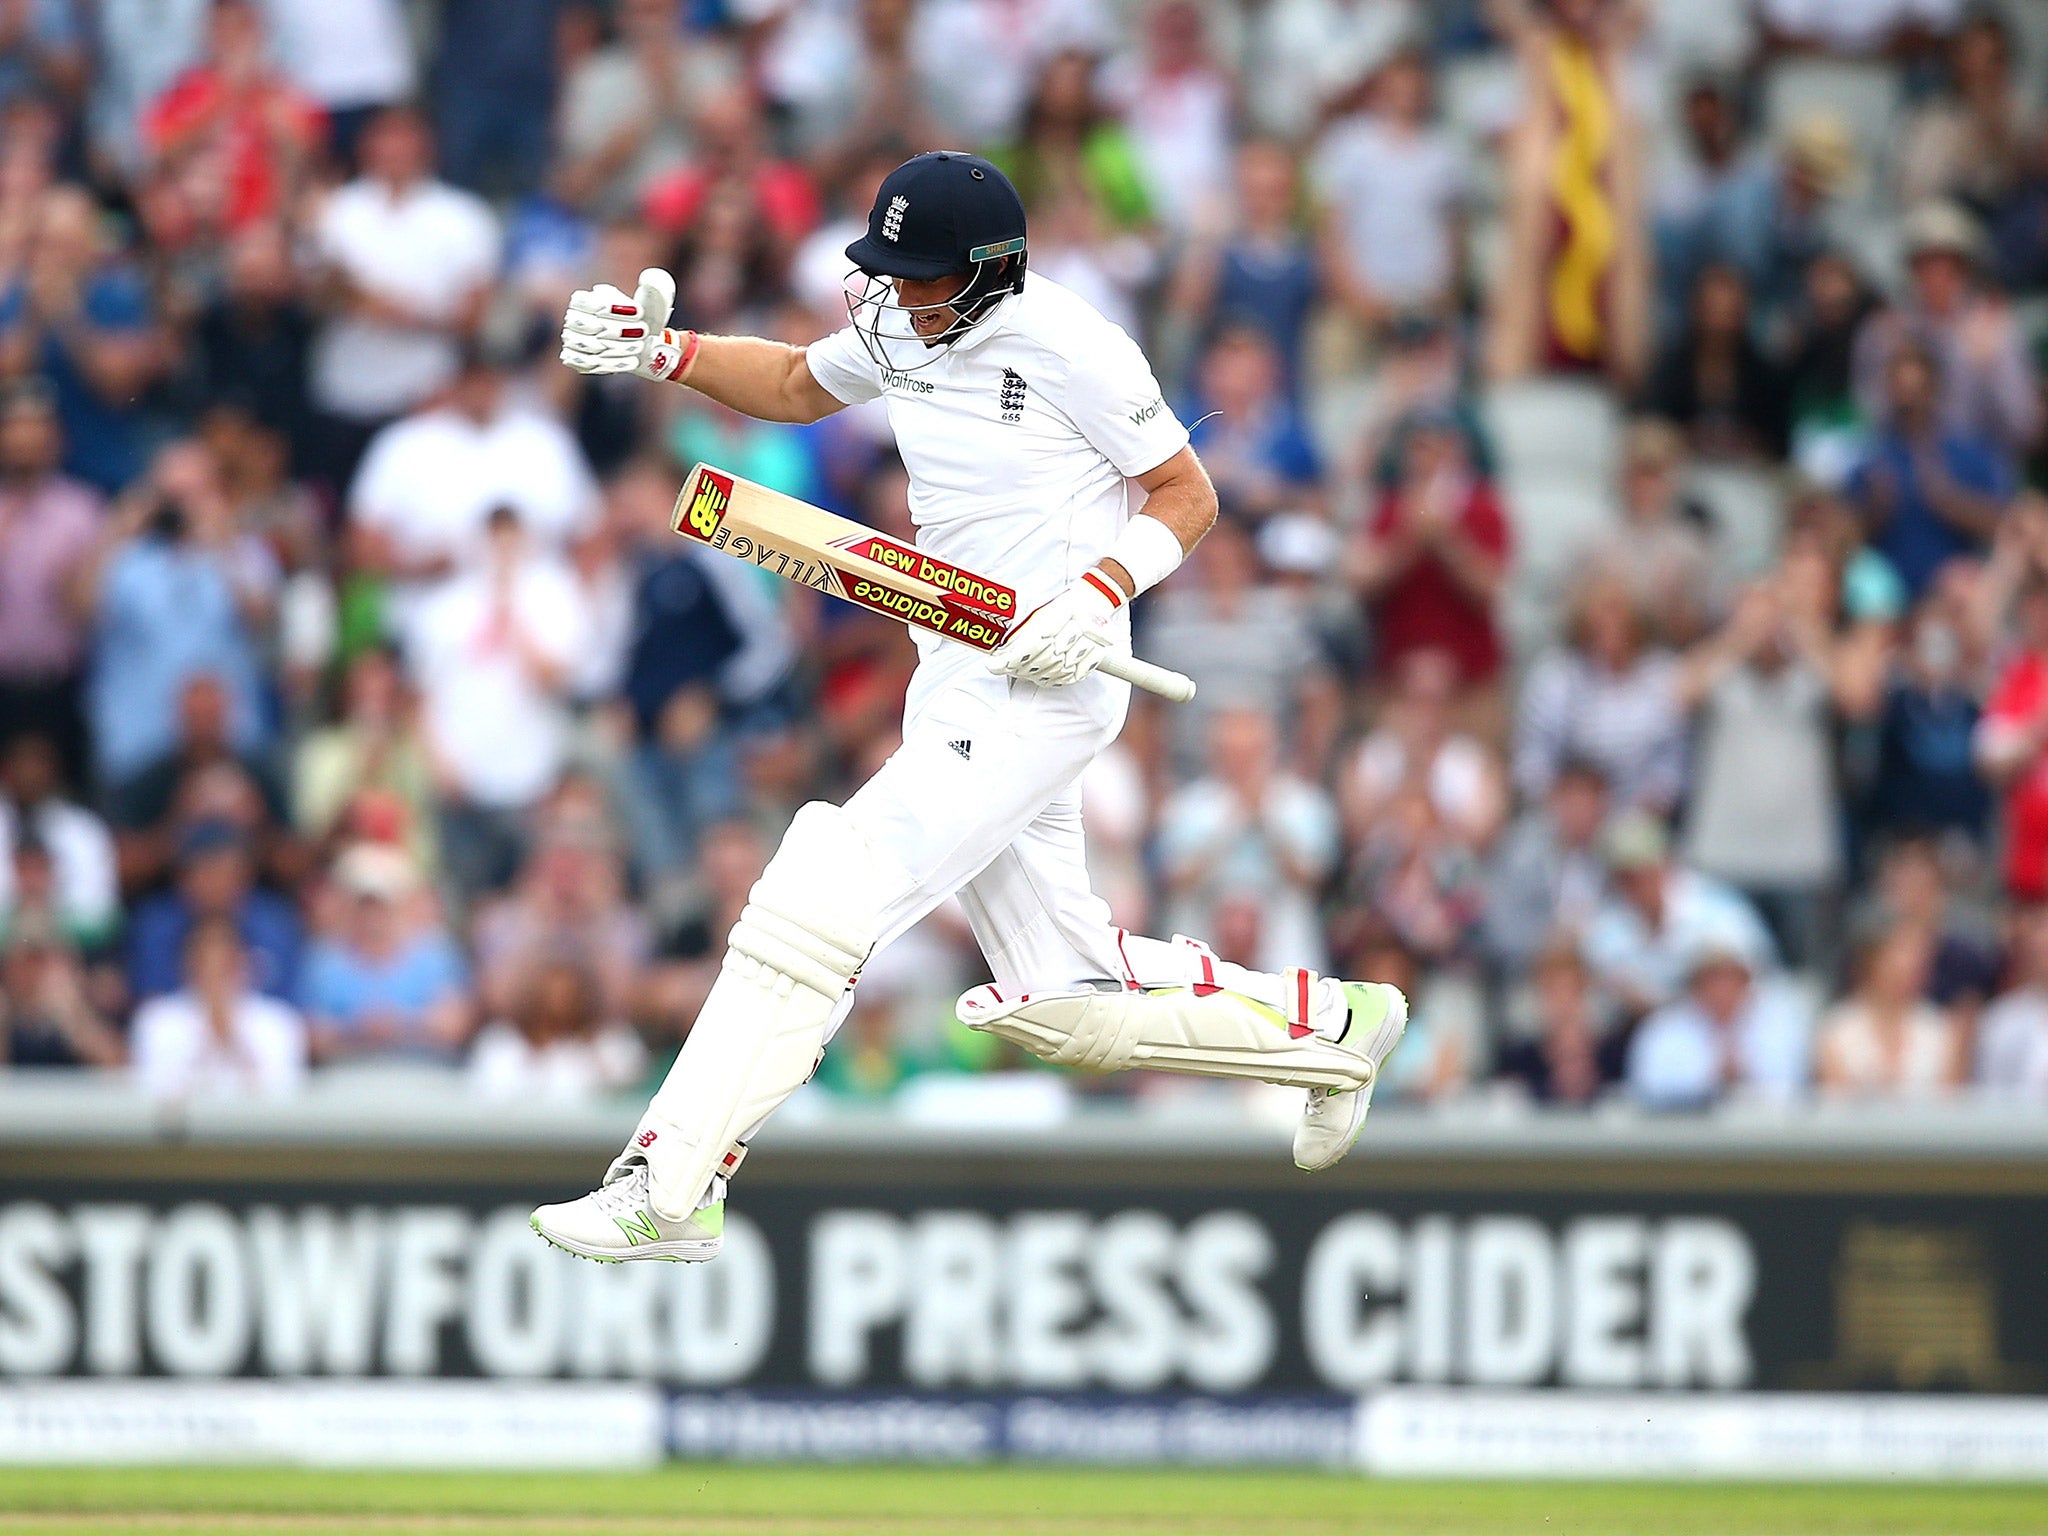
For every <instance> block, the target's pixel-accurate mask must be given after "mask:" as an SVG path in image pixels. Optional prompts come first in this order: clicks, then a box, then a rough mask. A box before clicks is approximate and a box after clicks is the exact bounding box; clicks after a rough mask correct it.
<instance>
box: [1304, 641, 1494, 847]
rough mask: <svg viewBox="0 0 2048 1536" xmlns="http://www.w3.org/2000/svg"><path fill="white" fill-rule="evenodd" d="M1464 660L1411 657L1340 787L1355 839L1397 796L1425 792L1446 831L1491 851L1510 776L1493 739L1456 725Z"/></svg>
mask: <svg viewBox="0 0 2048 1536" xmlns="http://www.w3.org/2000/svg"><path fill="white" fill-rule="evenodd" d="M1457 702H1458V663H1457V658H1456V657H1455V656H1453V655H1452V654H1451V653H1450V652H1449V651H1445V650H1434V649H1421V650H1411V651H1409V652H1407V653H1406V654H1404V655H1403V656H1402V657H1401V659H1400V662H1399V664H1398V665H1397V666H1396V667H1395V668H1394V672H1393V688H1392V691H1391V693H1390V694H1389V696H1388V698H1387V701H1386V705H1385V707H1384V708H1383V709H1382V710H1381V712H1380V718H1379V723H1378V724H1377V725H1376V726H1375V727H1374V729H1373V730H1372V731H1370V732H1369V733H1368V734H1367V735H1366V737H1365V739H1364V740H1362V741H1361V742H1360V743H1359V744H1358V751H1357V753H1356V755H1355V756H1354V757H1353V758H1352V760H1351V765H1350V769H1349V771H1348V773H1346V774H1345V775H1344V777H1343V779H1342V782H1341V784H1340V786H1339V788H1340V794H1341V796H1342V806H1343V811H1344V821H1345V830H1346V835H1347V838H1348V840H1350V841H1352V842H1356V841H1357V840H1358V839H1359V838H1360V837H1362V836H1364V835H1365V833H1366V832H1367V831H1368V830H1369V829H1370V828H1371V827H1372V825H1373V824H1374V823H1375V822H1377V821H1379V820H1380V819H1381V817H1383V816H1385V815H1386V814H1387V813H1388V811H1389V810H1390V809H1391V808H1392V806H1393V803H1394V801H1395V800H1396V798H1397V797H1399V796H1400V795H1402V794H1403V793H1405V792H1407V791H1410V790H1419V791H1420V792H1421V793H1423V794H1424V795H1426V796H1427V797H1428V799H1429V802H1430V806H1431V808H1432V809H1433V810H1434V811H1435V812H1436V816H1437V819H1438V822H1439V824H1440V825H1441V826H1442V828H1443V831H1444V833H1445V834H1446V836H1447V837H1448V838H1449V839H1450V840H1451V841H1452V842H1453V843H1454V844H1456V845H1457V846H1458V847H1461V848H1463V849H1465V850H1467V851H1468V852H1471V853H1483V852H1484V851H1485V850H1486V849H1487V848H1488V847H1489V846H1490V845H1491V844H1492V842H1493V838H1494V834H1495V833H1497V832H1498V831H1499V830H1500V827H1501V822H1502V821H1503V820H1504V819H1505V818H1506V815H1507V810H1508V790H1507V783H1506V778H1505V776H1504V775H1503V774H1502V772H1501V768H1500V764H1499V763H1498V762H1497V761H1496V760H1495V757H1494V754H1493V752H1492V750H1491V749H1489V748H1488V747H1487V746H1486V744H1485V743H1484V742H1482V741H1480V740H1479V738H1478V737H1476V736H1474V735H1473V734H1471V733H1470V732H1469V731H1465V730H1460V729H1459V728H1458V726H1457V723H1456V715H1455V711H1456V706H1457Z"/></svg>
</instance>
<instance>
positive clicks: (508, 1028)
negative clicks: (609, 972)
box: [468, 960, 647, 1104]
mask: <svg viewBox="0 0 2048 1536" xmlns="http://www.w3.org/2000/svg"><path fill="white" fill-rule="evenodd" d="M646 1070H647V1050H646V1047H645V1046H643V1045H641V1043H640V1037H639V1036H638V1035H636V1034H634V1033H633V1031H632V1030H631V1029H630V1028H628V1027H627V1026H626V1025H624V1024H622V1023H620V1022H618V1021H617V1020H615V1019H609V1018H607V1017H606V1016H605V1013H604V1010H603V994H602V992H601V991H600V989H599V987H598V984H597V976H596V974H595V973H594V972H593V971H592V970H591V969H590V967H589V966H587V965H581V964H578V963H576V962H575V961H571V960H554V961H548V962H546V963H544V964H542V965H541V966H539V967H538V968H537V969H536V970H535V971H534V973H533V975H532V977H531V978H530V979H529V980H528V982H527V985H526V989H525V995H524V996H523V997H522V998H521V999H520V1002H519V1007H518V1010H517V1012H516V1013H515V1014H514V1015H513V1016H512V1017H511V1018H509V1019H499V1020H495V1021H494V1022H492V1023H489V1024H486V1025H485V1026H484V1027H483V1028H482V1029H481V1030H479V1031H477V1037H476V1040H475V1042H474V1044H472V1045H471V1047H470V1052H469V1065H468V1077H469V1086H470V1091H471V1092H473V1093H475V1094H476V1095H477V1096H478V1097H480V1098H485V1099H496V1100H500V1101H502V1102H506V1103H511V1102H518V1103H523V1104H531V1103H533V1102H534V1101H535V1100H540V1101H542V1102H562V1101H575V1100H579V1099H593V1098H597V1097H598V1096H600V1095H602V1094H608V1093H617V1092H618V1091H620V1090H621V1089H624V1088H629V1087H631V1086H632V1085H633V1084H635V1083H637V1082H638V1081H639V1080H640V1078H641V1075H642V1074H643V1073H644V1072H645V1071H646Z"/></svg>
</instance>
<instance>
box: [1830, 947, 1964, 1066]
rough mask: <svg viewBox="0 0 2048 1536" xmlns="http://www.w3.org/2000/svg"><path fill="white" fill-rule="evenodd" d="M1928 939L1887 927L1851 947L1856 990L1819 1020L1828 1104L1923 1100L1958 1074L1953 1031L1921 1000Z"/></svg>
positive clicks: (1930, 957)
mask: <svg viewBox="0 0 2048 1536" xmlns="http://www.w3.org/2000/svg"><path fill="white" fill-rule="evenodd" d="M1933 963H1934V935H1933V934H1932V933H1931V932H1930V931H1929V930H1928V929H1926V928H1924V927H1921V926H1920V925H1918V924H1914V923H1894V924H1891V925H1890V926H1889V927H1886V928H1883V929H1880V930H1879V931H1878V932H1876V933H1874V934H1872V935H1870V936H1868V937H1866V938H1865V939H1864V941H1863V943H1862V944H1861V945H1859V946H1858V949H1857V953H1856V956H1855V963H1854V970H1855V977H1856V984H1855V990H1854V991H1852V992H1851V993H1850V994H1849V995H1848V996H1847V997H1845V998H1843V999H1842V1001H1841V1002H1839V1003H1837V1004H1835V1006H1834V1007H1833V1008H1831V1009H1829V1010H1828V1011H1827V1013H1826V1014H1825V1015H1823V1016H1822V1018H1821V1021H1820V1039H1819V1048H1818V1055H1817V1067H1818V1074H1817V1075H1818V1078H1819V1087H1820V1091H1821V1094H1822V1096H1823V1097H1825V1098H1832V1099H1929V1098H1935V1097H1937V1096H1939V1095H1942V1094H1945V1093H1947V1092H1949V1091H1950V1090H1951V1089H1952V1088H1954V1087H1955V1084H1956V1080H1957V1078H1958V1076H1959V1075H1960V1073H1961V1070H1962V1065H1963V1063H1962V1059H1961V1054H1960V1053H1959V1052H1958V1051H1957V1049H1956V1032H1955V1026H1954V1024H1953V1023H1952V1022H1951V1020H1950V1019H1949V1016H1948V1015H1947V1014H1946V1013H1944V1012H1943V1011H1942V1010H1941V1009H1939V1008H1937V1007H1936V1006H1935V1005H1934V1004H1933V1003H1931V1002H1929V1001H1928V1000H1927V978H1928V974H1929V972H1930V971H1931V970H1932V968H1933Z"/></svg>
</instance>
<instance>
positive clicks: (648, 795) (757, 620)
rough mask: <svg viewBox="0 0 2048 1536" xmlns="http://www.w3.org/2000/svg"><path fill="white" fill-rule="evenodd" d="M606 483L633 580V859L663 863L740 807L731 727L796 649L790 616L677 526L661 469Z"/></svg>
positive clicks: (654, 868)
mask: <svg viewBox="0 0 2048 1536" xmlns="http://www.w3.org/2000/svg"><path fill="white" fill-rule="evenodd" d="M611 494H612V500H613V504H614V506H615V508H617V509H618V513H619V516H620V518H621V521H622V523H623V524H624V528H625V533H626V537H627V538H628V539H629V540H630V541H631V543H630V544H629V546H628V549H627V554H626V560H627V563H628V569H629V572H630V579H631V581H632V583H633V617H632V622H631V637H632V638H631V640H630V641H629V643H628V647H627V654H626V664H625V675H624V683H623V689H622V691H623V693H624V695H625V699H626V702H627V704H628V705H629V706H630V708H631V710H632V736H633V743H634V745H633V750H632V757H631V761H630V764H629V766H628V767H627V769H626V773H625V789H626V793H625V796H624V799H625V806H626V810H627V814H628V817H629V824H630V825H631V827H632V829H633V848H634V859H635V863H636V865H637V867H639V868H640V869H641V870H642V871H644V872H646V873H649V874H659V873H662V872H666V871H672V870H676V869H679V868H681V867H682V866H683V865H684V864H685V863H686V862H687V860H688V859H689V858H690V856H691V855H692V854H693V853H694V851H695V849H696V846H697V841H698V839H699V838H700V837H701V835H702V834H703V831H704V829H705V828H706V827H708V826H709V825H710V824H711V823H712V822H714V821H718V820H723V819H724V818H726V817H727V816H730V815H732V814H734V813H736V812H737V811H738V809H739V807H740V795H741V793H742V788H743V775H742V774H741V773H740V771H739V754H740V746H741V742H740V734H739V731H738V729H737V728H738V726H739V725H740V723H741V721H742V720H744V719H745V718H746V716H747V715H748V714H749V713H750V712H751V711H754V710H755V709H756V707H757V706H761V705H763V704H764V703H765V702H766V701H767V700H768V698H769V697H770V695H771V694H772V692H773V691H774V690H775V688H776V687H777V686H778V685H779V684H780V683H782V681H783V680H784V679H785V677H786V676H787V675H788V672H789V669H790V665H791V661H792V658H793V654H794V649H793V646H792V643H791V639H790V635H789V630H788V626H787V623H786V621H785V620H784V618H783V617H782V615H781V614H780V613H778V612H777V611H776V609H775V607H774V606H773V605H772V604H771V602H770V601H769V600H768V599H767V598H766V596H765V595H764V593H763V591H762V589H761V587H760V585H759V584H758V583H757V582H755V581H753V580H751V579H749V578H748V576H747V573H746V571H745V570H744V569H743V568H741V567H739V566H737V565H735V564H734V563H733V562H732V561H730V560H726V559H722V558H720V557H719V556H717V555H714V554H712V553H710V552H709V551H706V550H703V549H700V548H697V547H695V546H693V545H691V544H689V543H687V542H685V541H681V540H678V539H677V538H676V537H675V534H674V533H673V532H672V531H671V529H670V526H669V519H670V517H671V516H672V515H673V513H672V507H673V503H674V499H675V498H674V494H673V485H672V477H671V476H670V475H669V474H668V473H667V471H665V470H664V469H662V468H661V467H660V466H658V465H656V464H653V463H640V464H636V465H633V466H631V467H629V468H628V469H626V470H625V471H624V472H623V473H621V474H620V476H619V478H618V479H617V480H616V481H615V482H614V483H613V486H612V493H611Z"/></svg>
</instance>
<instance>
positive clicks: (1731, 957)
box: [1627, 934, 1810, 1110]
mask: <svg viewBox="0 0 2048 1536" xmlns="http://www.w3.org/2000/svg"><path fill="white" fill-rule="evenodd" d="M1685 969H1686V981H1685V992H1684V994H1683V995H1682V996H1680V997H1679V998H1677V999H1676V1000H1675V1001H1673V1002H1671V1003H1669V1004H1667V1005H1665V1006H1664V1007H1662V1008H1659V1009H1658V1010H1657V1011H1656V1012H1655V1013H1652V1014H1651V1015H1650V1016H1649V1017H1648V1018H1647V1019H1645V1020H1644V1021H1643V1023H1642V1025H1641V1027H1640V1028H1638V1029H1637V1030H1636V1032H1635V1035H1634V1037H1633V1038H1632V1039H1631V1040H1630V1041H1629V1047H1628V1067H1627V1074H1628V1089H1629V1094H1630V1096H1631V1097H1632V1098H1633V1099H1634V1100H1635V1101H1636V1102H1637V1103H1638V1104H1639V1105H1641V1106H1642V1107H1643V1108H1645V1109H1656V1110H1684V1109H1705V1108H1708V1107H1710V1106H1711V1105H1713V1104H1715V1103H1716V1102H1718V1101H1720V1100H1722V1099H1724V1098H1758V1099H1763V1100H1766V1101H1768V1102H1773V1103H1780V1104H1783V1103H1789V1102H1791V1101H1793V1100H1794V1099H1796V1098H1798V1097H1799V1095H1800V1093H1801V1092H1802V1091H1803V1090H1804V1089H1805V1087H1806V1081H1807V1073H1808V1057H1809V1054H1810V1048H1809V1044H1808V1040H1807V1031H1806V1021H1805V1020H1804V1019H1803V1018H1802V1017H1800V1014H1799V1011H1798V1009H1797V1008H1796V1007H1795V1006H1793V1005H1792V1003H1791V1002H1790V1001H1789V1000H1788V999H1787V998H1785V997H1784V996H1783V995H1782V994H1781V993H1780V992H1778V990H1777V989H1776V988H1774V987H1772V986H1770V985H1768V984H1767V983H1765V982H1764V981H1762V980H1761V979H1760V978H1759V976H1758V974H1757V961H1756V958H1755V951H1754V950H1752V949H1751V948H1750V947H1749V945H1748V942H1747V941H1746V940H1742V939H1723V938H1720V937H1718V936H1714V935H1711V934H1707V935H1702V936H1701V938H1700V939H1699V940H1698V941H1697V942H1696V943H1695V944H1694V946H1693V948H1692V950H1691V952H1690V953H1689V955H1688V956H1687V962H1686V968H1685Z"/></svg>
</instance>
